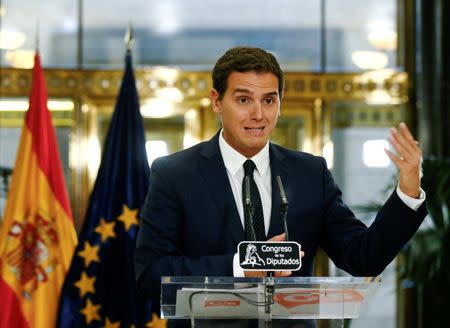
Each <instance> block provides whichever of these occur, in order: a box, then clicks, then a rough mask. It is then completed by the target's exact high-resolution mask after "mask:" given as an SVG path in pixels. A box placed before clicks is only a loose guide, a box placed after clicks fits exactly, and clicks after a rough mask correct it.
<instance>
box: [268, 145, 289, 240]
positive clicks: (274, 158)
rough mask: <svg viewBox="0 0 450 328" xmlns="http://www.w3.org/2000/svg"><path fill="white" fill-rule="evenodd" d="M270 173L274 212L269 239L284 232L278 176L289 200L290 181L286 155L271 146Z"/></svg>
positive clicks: (271, 218)
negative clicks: (284, 163) (285, 163)
mask: <svg viewBox="0 0 450 328" xmlns="http://www.w3.org/2000/svg"><path fill="white" fill-rule="evenodd" d="M269 154H270V171H271V175H272V178H271V179H272V211H271V217H270V226H269V234H268V236H267V237H268V238H271V237H273V236H275V235H279V234H281V233H283V232H284V225H283V222H282V218H281V197H280V189H279V187H278V182H277V176H280V178H281V181H282V182H283V187H284V190H285V192H286V195H287V196H286V197H287V198H288V199H289V179H288V171H287V169H286V167H285V166H284V165H283V161H284V159H285V157H286V156H285V155H284V154H283V153H282V152H280V150H279V149H278V148H277V147H275V146H273V145H272V144H270V150H269Z"/></svg>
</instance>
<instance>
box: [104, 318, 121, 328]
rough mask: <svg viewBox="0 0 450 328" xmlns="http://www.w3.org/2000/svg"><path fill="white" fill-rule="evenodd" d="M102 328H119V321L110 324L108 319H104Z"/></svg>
mask: <svg viewBox="0 0 450 328" xmlns="http://www.w3.org/2000/svg"><path fill="white" fill-rule="evenodd" d="M104 328H120V321H117V322H111V321H110V320H109V318H106V321H105V326H104Z"/></svg>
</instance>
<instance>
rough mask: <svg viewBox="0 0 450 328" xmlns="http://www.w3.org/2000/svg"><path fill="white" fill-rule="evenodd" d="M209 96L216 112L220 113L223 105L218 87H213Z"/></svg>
mask: <svg viewBox="0 0 450 328" xmlns="http://www.w3.org/2000/svg"><path fill="white" fill-rule="evenodd" d="M209 98H210V99H211V105H212V108H213V111H214V113H217V114H220V113H221V111H222V110H221V109H222V107H221V105H220V99H219V98H220V97H219V93H218V92H217V90H216V89H214V88H212V89H211V92H210V93H209Z"/></svg>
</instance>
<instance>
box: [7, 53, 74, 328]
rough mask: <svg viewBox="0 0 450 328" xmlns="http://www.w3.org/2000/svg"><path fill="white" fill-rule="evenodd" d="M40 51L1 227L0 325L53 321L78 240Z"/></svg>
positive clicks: (44, 324)
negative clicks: (48, 99)
mask: <svg viewBox="0 0 450 328" xmlns="http://www.w3.org/2000/svg"><path fill="white" fill-rule="evenodd" d="M76 239H77V238H76V233H75V229H74V225H73V219H72V213H71V210H70V206H69V201H68V197H67V191H66V186H65V182H64V176H63V170H62V165H61V160H60V157H59V152H58V147H57V142H56V137H55V130H54V128H53V125H52V122H51V116H50V112H49V110H48V108H47V90H46V87H45V80H44V73H43V70H42V67H41V63H40V58H39V54H36V56H35V58H34V69H33V82H32V89H31V95H30V107H29V109H28V111H27V113H26V116H25V124H24V127H23V130H22V135H21V138H20V145H19V149H18V152H17V158H16V164H15V167H14V169H13V175H12V179H11V185H10V187H9V193H8V199H7V202H6V208H5V212H4V215H3V226H2V230H1V231H0V309H1V310H0V328H5V327H8V328H9V327H19V328H21V327H28V328H34V327H46V328H47V327H53V326H54V323H55V321H56V316H57V310H58V300H59V294H60V289H61V286H62V284H63V282H64V277H65V275H66V272H67V270H68V268H69V266H70V262H71V258H72V254H73V251H74V248H75V245H76V243H77V240H76Z"/></svg>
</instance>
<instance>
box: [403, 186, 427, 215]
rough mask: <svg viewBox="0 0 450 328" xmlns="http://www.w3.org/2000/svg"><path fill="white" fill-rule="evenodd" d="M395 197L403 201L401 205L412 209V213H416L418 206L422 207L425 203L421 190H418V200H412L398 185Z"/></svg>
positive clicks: (423, 193) (423, 192)
mask: <svg viewBox="0 0 450 328" xmlns="http://www.w3.org/2000/svg"><path fill="white" fill-rule="evenodd" d="M397 195H398V197H399V198H400V199H401V200H402V201H403V203H405V205H406V206H408V207H409V208H411V209H413V210H414V211H417V209H418V208H419V207H420V205H422V204H423V202H424V201H425V197H426V195H425V191H424V190H423V189H422V188H420V192H419V198H412V197H409V196H408V195H406V194H405V193H403V192H402V191H401V190H400V187H399V186H398V185H397Z"/></svg>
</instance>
